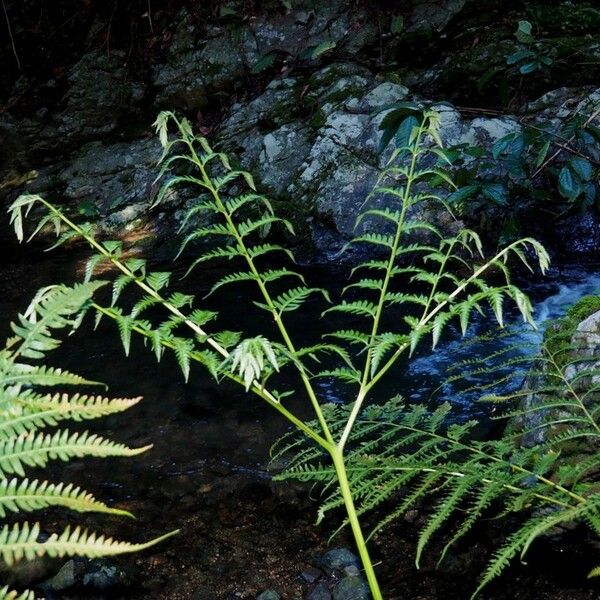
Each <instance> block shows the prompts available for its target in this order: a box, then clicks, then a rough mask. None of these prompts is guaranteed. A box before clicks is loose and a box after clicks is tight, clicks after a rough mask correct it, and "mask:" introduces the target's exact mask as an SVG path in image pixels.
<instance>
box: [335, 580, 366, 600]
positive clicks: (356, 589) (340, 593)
mask: <svg viewBox="0 0 600 600" xmlns="http://www.w3.org/2000/svg"><path fill="white" fill-rule="evenodd" d="M369 597H370V592H369V586H368V585H367V583H366V582H365V580H364V579H362V578H361V577H344V579H342V580H341V581H340V582H339V583H338V584H337V586H336V587H335V590H334V591H333V600H369Z"/></svg>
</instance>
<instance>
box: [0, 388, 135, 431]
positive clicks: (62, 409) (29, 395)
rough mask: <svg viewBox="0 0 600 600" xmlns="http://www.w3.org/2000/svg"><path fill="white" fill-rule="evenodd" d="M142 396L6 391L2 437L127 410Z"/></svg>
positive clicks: (1, 396)
mask: <svg viewBox="0 0 600 600" xmlns="http://www.w3.org/2000/svg"><path fill="white" fill-rule="evenodd" d="M139 401H140V398H116V399H115V398H106V397H103V396H88V395H81V394H65V393H61V394H54V395H48V394H46V395H42V394H37V393H35V392H32V391H31V390H24V391H23V392H20V393H19V394H16V395H14V394H11V395H8V394H3V393H2V391H1V390H0V402H2V404H4V405H6V406H7V408H6V409H5V410H6V418H5V419H2V420H0V440H4V439H7V438H9V437H13V436H18V435H20V434H22V433H27V432H30V431H35V430H38V429H41V428H43V427H51V426H54V425H57V424H58V423H59V422H60V421H64V420H72V421H82V420H89V419H97V418H100V417H105V416H108V415H111V414H115V413H118V412H122V411H125V410H127V409H129V408H131V407H132V406H135V405H136V404H137V403H138V402H139Z"/></svg>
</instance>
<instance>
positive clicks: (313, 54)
mask: <svg viewBox="0 0 600 600" xmlns="http://www.w3.org/2000/svg"><path fill="white" fill-rule="evenodd" d="M336 46H337V42H335V40H327V41H325V42H321V43H320V44H318V45H316V46H309V47H308V48H307V49H306V50H304V52H302V54H300V58H302V59H304V60H315V59H316V58H319V56H321V55H322V54H325V52H329V51H330V50H333V49H334V48H335V47H336Z"/></svg>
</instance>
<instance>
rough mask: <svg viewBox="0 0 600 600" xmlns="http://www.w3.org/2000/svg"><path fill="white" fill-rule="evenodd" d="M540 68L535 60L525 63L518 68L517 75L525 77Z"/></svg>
mask: <svg viewBox="0 0 600 600" xmlns="http://www.w3.org/2000/svg"><path fill="white" fill-rule="evenodd" d="M539 67H540V63H539V62H538V61H537V60H532V61H531V62H527V63H525V64H524V65H521V66H520V67H519V73H521V74H522V75H527V74H528V73H533V72H534V71H537V70H538V69H539Z"/></svg>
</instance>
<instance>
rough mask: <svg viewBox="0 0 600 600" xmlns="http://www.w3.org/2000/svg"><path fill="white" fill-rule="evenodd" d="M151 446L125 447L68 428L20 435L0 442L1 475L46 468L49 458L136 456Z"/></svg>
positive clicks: (21, 473)
mask: <svg viewBox="0 0 600 600" xmlns="http://www.w3.org/2000/svg"><path fill="white" fill-rule="evenodd" d="M150 447H151V446H145V447H141V448H128V447H127V446H125V445H124V444H119V443H117V442H113V441H110V440H107V439H104V438H102V437H100V436H98V435H96V434H90V433H88V432H85V431H84V432H82V433H80V432H74V433H71V432H69V431H68V430H62V431H57V432H56V433H54V434H43V433H40V434H38V435H35V436H33V435H30V434H28V433H25V434H21V435H19V436H18V437H16V438H9V439H7V440H1V441H0V476H2V477H6V475H10V474H12V473H16V474H17V475H20V476H21V477H23V476H24V475H25V467H28V466H29V467H45V466H46V464H48V461H50V460H56V459H60V460H63V461H67V460H70V459H71V458H75V457H83V456H96V457H107V456H135V455H136V454H141V453H142V452H145V451H146V450H147V449H148V448H150Z"/></svg>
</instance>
